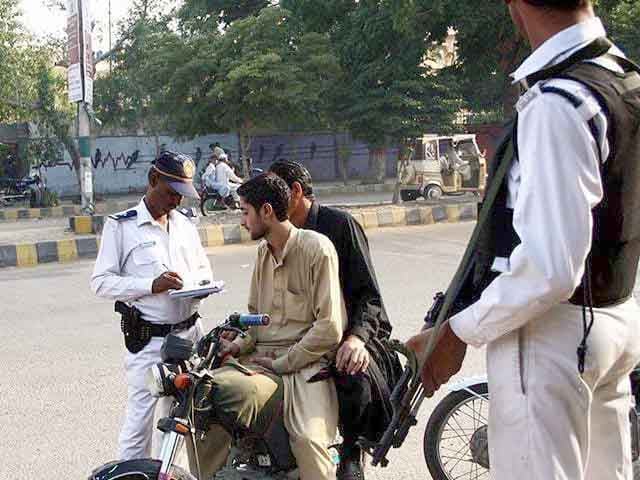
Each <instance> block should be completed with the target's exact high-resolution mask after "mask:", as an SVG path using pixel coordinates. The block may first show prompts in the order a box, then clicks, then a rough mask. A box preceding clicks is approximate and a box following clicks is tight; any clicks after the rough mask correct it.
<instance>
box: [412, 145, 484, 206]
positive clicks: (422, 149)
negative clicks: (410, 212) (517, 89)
mask: <svg viewBox="0 0 640 480" xmlns="http://www.w3.org/2000/svg"><path fill="white" fill-rule="evenodd" d="M486 177H487V166H486V161H485V157H484V155H483V154H482V153H481V152H480V149H479V148H478V144H477V142H476V136H475V135H472V134H464V135H453V136H448V137H441V136H437V135H423V136H422V138H419V139H417V140H416V142H415V149H414V155H413V157H412V159H411V160H410V161H408V162H407V163H406V164H404V165H403V166H402V167H401V173H400V183H401V187H400V196H401V198H402V200H403V201H412V200H416V199H417V198H419V197H424V198H425V199H426V200H438V199H439V198H440V197H442V195H443V194H447V195H456V194H458V195H460V194H463V193H467V192H472V193H475V194H477V195H482V194H483V193H484V189H485V185H486Z"/></svg>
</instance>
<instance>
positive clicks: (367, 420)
mask: <svg viewBox="0 0 640 480" xmlns="http://www.w3.org/2000/svg"><path fill="white" fill-rule="evenodd" d="M269 170H270V171H271V172H273V173H275V174H276V175H278V176H280V177H281V178H283V179H284V180H285V182H287V184H288V185H289V188H290V189H291V202H290V205H289V216H290V220H291V222H292V223H293V224H294V225H295V226H296V227H300V228H306V229H309V230H315V231H316V232H319V233H322V234H324V235H326V236H327V237H329V239H330V240H331V241H332V243H333V244H334V246H335V248H336V251H337V252H338V260H339V264H340V285H341V287H342V292H343V295H344V300H345V304H346V307H347V317H348V326H347V330H346V332H345V334H344V337H343V339H344V340H343V341H342V344H341V346H340V348H339V350H338V352H337V355H336V362H335V363H336V364H335V367H336V369H335V370H336V372H335V376H336V388H337V391H338V402H339V405H340V429H341V432H342V436H343V438H344V449H343V452H342V460H341V463H340V466H339V468H338V478H339V479H340V480H347V479H348V480H351V479H356V480H360V479H363V478H364V474H363V471H362V465H361V451H360V448H359V447H358V446H357V445H356V441H357V440H358V438H359V437H360V436H362V437H365V438H367V439H370V440H377V439H379V437H380V435H381V434H382V433H383V432H384V429H385V428H386V426H387V424H388V422H389V419H390V407H389V404H388V398H389V394H390V390H391V389H392V388H393V385H394V384H395V381H396V379H397V377H398V370H399V368H400V365H399V362H398V360H397V357H396V355H395V354H393V353H390V352H388V351H387V350H386V349H385V347H384V345H383V343H382V341H383V340H385V339H388V338H389V336H390V335H391V324H390V323H389V319H388V317H387V312H386V310H385V308H384V304H383V302H382V298H381V295H380V288H379V286H378V281H377V279H376V274H375V270H374V268H373V263H372V261H371V256H370V254H369V243H368V241H367V237H366V235H365V233H364V231H363V229H362V227H361V226H360V224H359V223H358V222H357V221H356V220H355V219H354V218H353V217H352V216H351V215H350V214H349V213H347V212H345V211H342V210H338V209H335V208H330V207H325V206H323V205H320V204H319V203H318V202H317V201H316V200H315V198H314V194H313V183H312V180H311V175H310V174H309V171H308V170H307V169H306V168H305V167H304V166H303V165H301V164H299V163H297V162H292V161H287V160H279V161H277V162H275V163H274V164H273V165H271V167H270V169H269Z"/></svg>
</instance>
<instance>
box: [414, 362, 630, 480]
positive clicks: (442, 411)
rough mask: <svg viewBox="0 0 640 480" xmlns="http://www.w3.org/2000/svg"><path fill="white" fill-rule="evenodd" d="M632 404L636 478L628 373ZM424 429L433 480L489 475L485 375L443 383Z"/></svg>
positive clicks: (487, 395) (485, 476)
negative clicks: (443, 393)
mask: <svg viewBox="0 0 640 480" xmlns="http://www.w3.org/2000/svg"><path fill="white" fill-rule="evenodd" d="M631 384H632V391H633V392H634V399H635V402H634V405H633V406H632V407H631V409H630V411H629V419H630V423H631V449H632V450H631V452H632V460H633V470H634V473H633V475H634V477H633V478H634V480H639V479H640V462H638V457H639V454H640V451H639V443H638V442H639V438H640V430H639V422H638V415H639V413H640V410H639V408H638V407H639V406H640V384H638V379H637V378H635V376H633V375H632V376H631ZM446 388H447V389H448V390H449V394H448V395H446V396H445V397H444V398H443V399H442V400H441V401H440V402H439V403H438V405H436V408H435V409H434V410H433V412H432V413H431V415H430V417H429V421H428V423H427V428H426V429H425V432H424V442H423V446H424V459H425V462H426V463H427V468H428V469H429V473H430V474H431V477H432V478H433V480H453V479H456V478H468V479H471V480H473V479H479V478H489V477H488V475H489V472H490V459H489V440H488V435H487V421H488V417H489V391H488V384H487V377H486V376H477V377H470V378H466V379H462V380H460V381H458V382H455V383H452V384H449V385H447V386H446Z"/></svg>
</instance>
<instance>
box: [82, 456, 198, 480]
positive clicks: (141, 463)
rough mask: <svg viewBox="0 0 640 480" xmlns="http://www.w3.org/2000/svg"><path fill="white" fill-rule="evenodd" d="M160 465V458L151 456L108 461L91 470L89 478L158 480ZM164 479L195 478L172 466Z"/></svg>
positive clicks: (183, 479)
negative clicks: (155, 458)
mask: <svg viewBox="0 0 640 480" xmlns="http://www.w3.org/2000/svg"><path fill="white" fill-rule="evenodd" d="M160 466H161V462H160V460H153V459H151V458H143V459H139V460H125V461H121V462H109V463H105V464H104V465H102V466H101V467H98V468H96V469H95V470H94V471H93V472H91V475H89V480H116V479H117V480H158V472H159V471H160ZM166 480H197V479H196V478H195V477H194V476H193V475H191V474H190V473H188V472H186V471H184V470H183V469H182V468H180V467H176V466H172V467H171V472H169V477H168V478H167V479H166Z"/></svg>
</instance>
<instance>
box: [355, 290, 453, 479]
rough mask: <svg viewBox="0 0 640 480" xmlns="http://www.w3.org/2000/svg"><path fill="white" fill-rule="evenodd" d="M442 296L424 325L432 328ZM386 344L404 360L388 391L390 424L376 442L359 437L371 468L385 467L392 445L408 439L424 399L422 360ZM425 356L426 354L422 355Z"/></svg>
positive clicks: (392, 342)
mask: <svg viewBox="0 0 640 480" xmlns="http://www.w3.org/2000/svg"><path fill="white" fill-rule="evenodd" d="M444 298H445V296H444V294H443V293H442V292H438V293H437V294H436V296H435V298H434V302H433V304H432V306H431V308H430V309H429V311H428V312H427V315H426V316H425V319H424V321H425V328H430V327H433V326H434V325H435V324H436V319H437V318H438V315H439V313H440V310H441V309H442V306H443V304H444ZM434 338H435V337H434ZM431 343H434V342H431ZM386 346H387V348H389V349H390V350H393V351H395V352H398V353H399V354H400V355H402V356H404V357H405V358H406V359H407V363H406V364H405V367H404V371H403V372H402V376H401V377H400V380H399V381H398V383H397V384H396V386H395V387H394V388H393V392H391V397H390V400H389V401H390V403H391V408H392V412H393V414H392V417H391V422H390V423H389V426H388V427H387V429H386V430H385V431H384V433H383V434H382V437H381V438H380V440H379V441H378V442H371V441H368V440H366V439H364V438H360V439H359V442H358V443H359V444H360V446H361V448H362V449H363V450H365V451H366V452H367V453H368V454H369V455H371V457H372V459H371V465H373V466H374V467H375V466H377V465H378V464H380V466H382V467H386V466H387V465H388V464H389V460H388V459H387V454H388V453H389V450H391V447H393V448H399V447H400V446H401V445H402V444H403V443H404V441H405V439H406V438H407V435H408V434H409V430H410V429H411V427H414V426H416V425H417V424H418V420H417V419H416V415H417V414H418V410H420V406H421V405H422V402H423V401H424V399H425V393H424V388H423V386H422V380H421V378H420V372H421V370H422V365H423V362H422V361H420V360H419V359H418V357H417V355H416V354H415V352H413V350H410V349H409V348H407V346H406V345H405V344H404V343H402V342H400V341H398V340H388V341H387V342H386ZM434 346H435V343H434ZM432 349H433V348H432V347H431V346H428V347H427V351H430V350H432ZM427 357H428V355H426V356H425V357H424V358H427Z"/></svg>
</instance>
